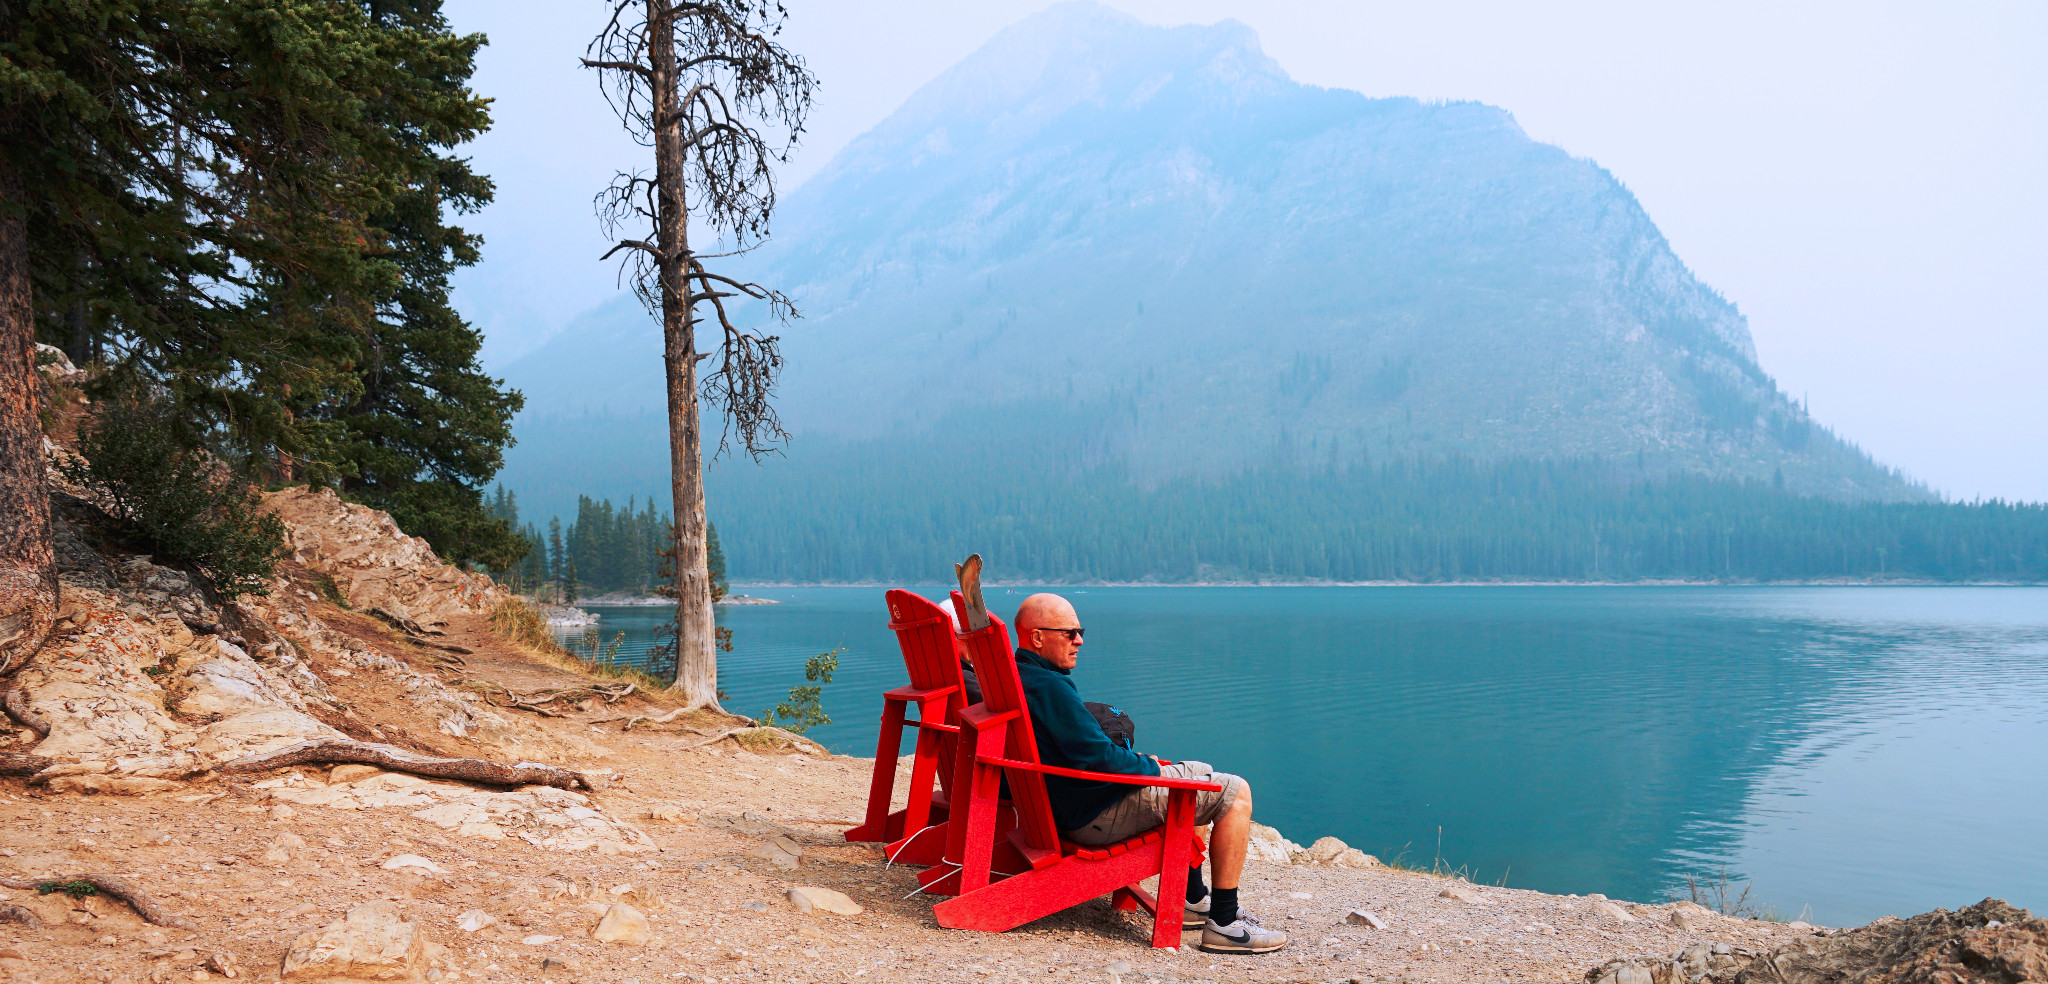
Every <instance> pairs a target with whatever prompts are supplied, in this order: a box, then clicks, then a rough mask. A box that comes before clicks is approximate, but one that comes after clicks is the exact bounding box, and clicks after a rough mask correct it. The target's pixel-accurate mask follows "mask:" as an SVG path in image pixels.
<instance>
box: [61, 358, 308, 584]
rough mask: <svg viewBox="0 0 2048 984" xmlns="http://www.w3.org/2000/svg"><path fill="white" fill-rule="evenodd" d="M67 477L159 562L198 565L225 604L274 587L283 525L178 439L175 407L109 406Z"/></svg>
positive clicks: (252, 494)
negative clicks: (92, 494) (102, 503)
mask: <svg viewBox="0 0 2048 984" xmlns="http://www.w3.org/2000/svg"><path fill="white" fill-rule="evenodd" d="M63 471H64V474H65V476H66V477H67V478H70V479H71V480H72V481H74V482H77V483H79V484H80V485H83V486H86V487H87V488H90V489H92V490H94V491H96V492H98V493H100V494H101V495H102V496H104V497H105V498H106V500H107V501H108V503H109V504H110V505H111V506H112V510H113V514H114V519H115V520H117V521H118V522H120V523H121V524H122V526H123V528H124V530H125V532H127V533H128V534H129V535H130V536H133V537H134V538H136V539H138V540H140V541H142V542H144V543H146V544H147V545H148V546H149V548H150V550H151V552H152V553H153V554H155V555H156V556H158V557H160V558H163V559H167V560H171V561H182V562H186V563H189V564H191V565H192V566H193V567H194V568H196V569H197V570H198V571H199V573H200V575H201V576H202V577H204V578H205V579H206V581H207V583H208V584H211V585H212V586H213V589H214V590H215V591H218V592H219V593H220V594H221V596H222V597H225V598H233V597H235V596H237V595H242V594H264V593H267V592H268V591H269V590H270V589H269V582H270V578H271V576H272V575H273V574H274V573H275V572H276V569H277V560H278V557H279V555H281V554H282V553H283V552H284V523H283V522H281V521H279V520H278V518H277V517H276V516H273V515H271V514H269V513H266V512H264V511H263V510H262V508H261V506H262V498H261V496H259V495H258V493H257V491H256V490H255V489H254V488H253V487H251V486H250V485H249V484H248V483H247V482H244V481H241V480H239V479H238V478H236V477H235V476H234V475H233V474H232V473H231V472H230V471H229V470H228V468H227V467H226V466H225V465H223V464H222V463H221V462H220V461H219V459H217V458H215V457H214V456H212V455H211V454H208V453H207V452H206V451H205V450H203V449H200V448H196V447H193V446H191V445H190V444H188V443H186V442H184V441H181V440H180V439H179V436H178V427H177V421H176V418H175V417H174V416H173V412H172V409H171V407H170V405H169V404H167V403H165V402H163V401H159V400H151V399H148V398H146V397H133V396H130V397H108V398H106V399H104V400H102V401H100V403H99V408H98V412H97V413H96V414H94V417H93V420H92V422H91V424H90V425H89V426H88V427H87V428H86V429H85V430H84V432H83V433H82V434H81V435H80V436H79V440H78V457H77V458H74V459H72V460H70V461H69V462H67V463H66V464H65V466H64V468H63Z"/></svg>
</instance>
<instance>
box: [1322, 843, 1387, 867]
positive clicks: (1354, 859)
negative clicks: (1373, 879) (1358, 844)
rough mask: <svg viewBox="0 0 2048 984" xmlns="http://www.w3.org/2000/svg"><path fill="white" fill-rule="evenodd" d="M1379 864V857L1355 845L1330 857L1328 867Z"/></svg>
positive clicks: (1371, 865) (1375, 865)
mask: <svg viewBox="0 0 2048 984" xmlns="http://www.w3.org/2000/svg"><path fill="white" fill-rule="evenodd" d="M1379 866H1380V859H1378V858H1376V857H1373V856H1372V855H1370V854H1367V853H1365V852H1364V851H1361V850H1359V849H1358V848H1355V847H1347V848H1345V849H1344V850H1343V851H1340V852H1338V854H1337V856H1336V857H1334V858H1331V859H1330V867H1332V868H1377V867H1379Z"/></svg>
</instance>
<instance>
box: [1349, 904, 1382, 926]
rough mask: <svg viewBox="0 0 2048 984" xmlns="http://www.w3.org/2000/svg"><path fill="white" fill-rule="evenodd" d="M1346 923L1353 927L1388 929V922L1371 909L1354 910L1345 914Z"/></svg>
mask: <svg viewBox="0 0 2048 984" xmlns="http://www.w3.org/2000/svg"><path fill="white" fill-rule="evenodd" d="M1344 921H1345V922H1347V923H1350V924H1351V925H1353V926H1365V927H1367V928H1369V929H1385V928H1387V921H1386V920H1385V919H1384V918H1382V917H1381V916H1380V914H1379V913H1377V912H1374V911H1372V910H1370V909H1353V910H1351V911H1350V912H1348V913H1345V915H1344Z"/></svg>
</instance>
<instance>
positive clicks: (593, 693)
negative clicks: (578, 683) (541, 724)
mask: <svg viewBox="0 0 2048 984" xmlns="http://www.w3.org/2000/svg"><path fill="white" fill-rule="evenodd" d="M637 689H639V688H638V687H636V686H635V685H634V684H632V683H630V682H627V683H594V684H591V685H590V686H588V687H568V688H564V689H561V690H536V691H533V692H531V693H520V692H518V691H516V690H507V689H504V688H495V689H493V690H489V691H486V693H485V699H486V700H489V701H490V702H491V704H492V705H493V706H496V707H507V708H512V709H515V710H521V711H532V712H533V713H535V714H538V715H540V716H542V717H566V716H567V715H565V714H563V713H562V712H561V711H557V710H554V709H552V708H549V707H548V706H547V705H549V704H552V703H554V702H556V701H560V700H581V699H583V698H585V697H601V698H603V699H604V702H605V703H607V704H616V703H618V702H619V701H621V700H624V699H625V698H626V697H627V696H629V695H630V694H632V693H633V691H635V690H637Z"/></svg>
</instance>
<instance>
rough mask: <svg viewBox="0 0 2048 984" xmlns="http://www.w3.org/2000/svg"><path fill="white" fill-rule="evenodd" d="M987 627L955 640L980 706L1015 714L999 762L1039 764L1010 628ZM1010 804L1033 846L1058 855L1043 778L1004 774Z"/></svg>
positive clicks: (994, 622) (993, 620)
mask: <svg viewBox="0 0 2048 984" xmlns="http://www.w3.org/2000/svg"><path fill="white" fill-rule="evenodd" d="M966 605H967V603H966V600H965V599H963V598H962V597H961V596H960V592H958V591H955V592H953V610H954V611H956V612H964V611H966V610H967V607H966ZM988 621H989V625H988V628H985V629H978V630H975V631H973V632H968V633H964V634H962V635H961V636H960V641H961V642H962V643H963V644H964V645H965V646H966V648H967V658H968V659H971V660H973V661H974V675H975V678H976V679H978V680H980V681H981V703H982V706H984V707H986V708H988V709H989V710H990V711H992V712H994V713H997V714H1002V713H1004V712H1006V711H1016V712H1018V713H1017V717H1016V719H1015V720H1013V721H1011V722H1010V727H1009V729H1008V731H1007V738H1006V740H1005V741H1004V743H1003V744H1004V747H1003V757H1005V758H1011V759H1016V760H1017V761H1020V762H1030V763H1032V764H1034V765H1035V764H1039V763H1038V737H1037V734H1036V732H1034V731H1033V730H1032V727H1031V708H1030V706H1029V705H1027V704H1026V703H1025V702H1024V682H1023V680H1022V679H1021V678H1019V677H1018V675H1017V651H1016V649H1015V648H1013V647H1012V646H1011V645H1010V627H1009V626H1008V625H1005V624H1003V620H1002V619H1000V618H997V617H996V616H995V615H993V614H991V615H989V617H988ZM1009 779H1010V802H1011V803H1012V804H1013V805H1015V806H1016V808H1017V829H1018V830H1020V831H1023V833H1024V839H1025V842H1026V843H1029V844H1030V845H1031V846H1032V847H1036V848H1041V849H1044V850H1048V851H1054V852H1057V851H1058V850H1059V848H1060V832H1059V828H1058V827H1056V826H1054V825H1053V821H1052V801H1051V800H1049V799H1047V798H1046V795H1045V776H1043V775H1041V774H1039V773H1036V772H1026V771H1024V770H1022V769H1015V770H1011V771H1010V772H1009Z"/></svg>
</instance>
